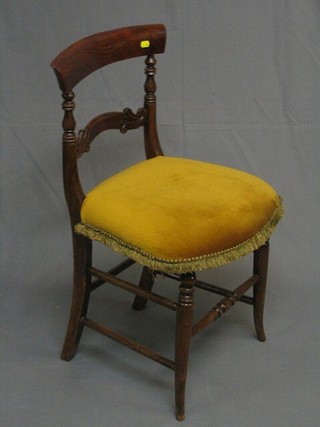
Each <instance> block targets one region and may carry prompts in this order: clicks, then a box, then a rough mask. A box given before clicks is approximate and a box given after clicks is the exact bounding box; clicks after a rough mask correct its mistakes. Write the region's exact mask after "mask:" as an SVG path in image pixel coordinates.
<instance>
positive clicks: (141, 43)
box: [140, 40, 150, 49]
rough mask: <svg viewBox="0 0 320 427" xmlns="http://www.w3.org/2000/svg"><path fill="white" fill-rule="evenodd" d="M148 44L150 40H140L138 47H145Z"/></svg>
mask: <svg viewBox="0 0 320 427" xmlns="http://www.w3.org/2000/svg"><path fill="white" fill-rule="evenodd" d="M149 46H150V40H141V42H140V47H142V49H145V48H146V47H149Z"/></svg>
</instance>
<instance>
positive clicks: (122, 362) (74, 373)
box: [0, 0, 320, 427]
mask: <svg viewBox="0 0 320 427" xmlns="http://www.w3.org/2000/svg"><path fill="white" fill-rule="evenodd" d="M0 5H1V9H0V10H1V12H0V13H1V119H0V120H1V128H0V129H1V303H0V304H1V311H0V312H1V350H0V351H1V373H0V375H1V377H0V392H1V399H0V402H1V403H0V405H1V416H0V418H1V425H2V426H4V427H13V426H14V427H15V426H31V425H32V426H41V427H43V426H54V427H56V426H78V427H86V426H90V427H99V426H104V425H108V426H123V425H128V426H150V425H156V426H175V425H178V424H179V423H178V422H176V421H175V420H174V416H173V391H172V384H173V381H172V373H171V372H170V371H167V370H165V368H162V367H158V366H154V365H153V364H152V362H149V361H146V360H145V359H142V358H141V357H140V356H138V355H136V354H134V353H131V352H130V351H129V350H127V349H124V348H122V347H120V346H119V345H118V344H115V343H113V342H111V341H108V340H106V339H104V338H101V337H99V336H97V335H96V334H94V333H85V334H84V336H83V340H82V343H81V347H80V350H79V353H78V355H77V357H76V358H75V359H74V360H73V361H72V362H70V363H65V362H62V361H60V360H59V351H60V347H61V344H62V340H63V336H64V332H65V328H66V322H67V318H68V310H69V302H70V295H71V262H72V259H71V243H70V231H69V224H68V215H67V212H66V207H65V202H64V196H63V190H62V179H61V147H60V140H61V130H60V122H61V118H62V112H61V109H60V102H61V101H60V94H59V91H58V87H57V84H56V81H55V77H54V75H53V72H52V70H51V69H50V68H49V63H50V61H51V60H52V59H53V57H54V56H55V55H56V54H57V53H58V52H59V51H60V50H62V49H63V48H64V47H66V46H67V45H68V44H70V43H71V42H73V41H75V40H77V39H78V38H80V37H83V36H86V35H88V34H91V33H94V32H98V31H103V30H107V29H112V28H116V27H121V26H127V25H135V24H141V23H155V22H161V23H164V24H165V25H166V26H167V30H168V43H167V50H166V54H165V55H162V56H160V55H159V57H158V101H159V132H160V137H161V140H162V145H163V147H164V149H165V152H166V153H167V154H170V155H177V156H187V157H193V158H196V159H202V160H208V161H212V162H217V163H223V164H226V165H230V166H234V167H240V168H242V169H244V170H247V171H249V172H253V173H255V174H258V175H259V176H261V177H263V178H265V179H266V180H268V181H270V182H271V183H272V184H273V185H274V186H275V187H276V188H277V189H278V191H279V192H280V193H281V195H282V196H283V198H284V203H285V207H286V217H285V219H284V220H283V222H282V223H281V225H280V226H279V227H278V229H277V230H276V233H275V235H274V237H273V238H272V242H271V243H272V245H271V249H272V251H271V263H270V274H269V291H268V298H267V307H266V329H267V335H268V341H267V342H266V343H264V344H261V343H259V342H258V341H257V340H256V339H255V338H254V336H253V327H252V321H251V312H250V310H248V307H247V306H239V307H237V308H235V310H234V311H233V312H232V313H230V314H228V315H227V316H226V317H225V318H224V320H223V321H221V322H218V323H217V324H215V325H212V328H211V329H209V330H208V331H206V332H204V333H203V334H202V335H200V336H199V337H198V338H197V339H196V340H195V341H194V342H193V345H192V353H191V361H190V375H189V383H188V398H187V420H186V421H185V423H184V425H185V426H215V425H217V426H218V425H220V426H221V425H223V426H227V427H235V426H236V427H240V426H243V427H247V426H254V427H256V426H259V427H263V426H265V427H273V426H281V427H285V426H291V427H293V426H297V427H298V426H299V427H300V426H302V425H303V426H305V427H316V426H318V425H319V418H320V417H319V415H320V411H319V355H320V351H319V302H320V298H319V296H320V295H319V210H320V209H319V208H320V206H319V160H320V154H319V131H320V124H319V118H320V83H319V82H320V2H319V0H304V1H301V0H199V1H192V0H171V1H170V0H166V1H163V0H156V1H154V0H149V1H148V0H135V1H132V0H131V1H122V0H115V1H113V0H95V1H94V0H92V1H84V0H83V1H80V0H79V1H72V0H64V1H62V0H56V1H49V0H38V1H37V0H34V1H32V0H1V1H0ZM130 76H132V77H133V79H134V82H137V83H138V84H137V85H136V86H135V87H133V84H132V82H131V80H130ZM88 80H89V81H88V87H85V85H83V86H82V85H81V84H80V85H79V87H78V88H77V91H76V93H77V96H78V100H79V104H80V101H81V100H84V99H87V104H86V107H85V108H82V109H81V110H79V111H78V112H77V118H78V120H79V124H81V125H84V124H85V122H86V121H87V119H88V118H90V116H91V115H93V114H95V113H98V112H103V111H107V110H109V109H111V110H112V109H117V110H119V109H120V110H121V109H123V108H124V107H125V106H130V107H132V108H138V107H140V106H141V97H142V85H143V81H144V75H143V60H142V59H141V58H139V59H135V60H132V62H131V63H130V64H128V66H126V67H121V64H116V65H113V66H110V67H109V69H106V70H105V71H103V72H98V73H97V74H96V75H95V76H92V77H91V78H90V79H88ZM140 83H141V85H140V86H139V84H140ZM96 84H98V89H95V85H96ZM140 136H141V134H140V131H134V132H133V133H132V134H131V135H130V136H129V137H128V139H127V140H126V139H125V138H124V137H123V136H122V135H120V134H118V133H115V132H113V133H111V134H110V135H109V136H108V135H106V136H105V137H104V138H101V143H99V142H98V143H97V144H96V146H95V147H94V149H93V151H92V153H91V154H90V156H89V157H88V158H87V159H86V161H85V162H82V163H83V164H82V165H81V166H82V173H83V175H84V176H85V177H86V180H87V182H88V186H90V185H93V184H94V183H95V182H96V181H97V180H98V179H100V178H102V177H104V176H108V175H110V174H111V173H113V172H114V171H116V170H118V169H120V168H121V167H122V166H127V165H129V164H131V163H133V162H135V161H138V160H140V159H142V156H143V152H142V145H141V144H140V141H139V138H140ZM102 139H104V140H105V143H102ZM94 164H95V165H96V166H95V169H93V165H94ZM96 251H97V259H98V263H101V265H102V264H103V266H104V267H108V266H109V265H111V264H112V261H114V260H115V259H117V256H115V255H113V254H112V253H111V252H110V251H108V250H104V251H102V250H101V248H97V249H96ZM248 265H249V260H246V259H245V260H243V261H241V262H238V263H236V264H234V265H233V266H229V267H227V268H224V269H222V270H221V271H212V272H206V273H204V274H203V275H202V276H203V277H206V278H209V277H210V278H213V279H215V280H218V279H219V280H220V281H221V283H222V284H228V285H229V286H231V287H232V286H233V282H232V281H230V280H231V278H232V277H234V278H236V279H238V278H239V276H242V275H244V274H245V271H246V269H247V267H248ZM137 275H138V270H137V269H134V270H133V271H132V273H128V277H132V276H134V277H136V276H137ZM161 285H162V286H163V288H164V290H165V292H167V293H168V294H172V295H173V294H175V293H176V286H175V285H174V284H173V285H172V284H171V283H170V282H168V281H163V283H162V284H161ZM161 285H158V286H159V287H160V286H161ZM108 301H110V304H109V305H108ZM93 304H94V306H95V309H96V311H97V317H98V318H101V319H102V320H105V321H109V322H110V324H111V325H112V326H114V327H116V328H117V329H119V330H123V331H124V330H128V333H129V335H130V336H133V337H138V338H139V337H140V336H143V335H146V338H144V342H146V344H147V345H152V346H153V347H154V348H156V349H161V351H163V352H167V353H168V354H170V351H171V350H172V345H171V340H172V333H169V335H166V331H167V330H168V331H170V330H171V329H172V328H173V325H174V319H173V318H172V316H171V315H170V314H168V313H166V312H163V310H162V309H161V308H158V307H154V305H152V304H150V305H149V308H148V310H147V311H145V312H144V313H141V314H140V313H139V314H137V313H132V311H131V310H130V298H129V297H127V296H124V295H123V294H122V293H121V291H117V290H110V291H109V292H107V291H106V290H105V289H101V290H99V291H98V292H97V294H96V297H95V298H94V301H93ZM198 304H199V306H200V308H202V309H205V308H206V304H207V301H205V298H204V297H201V296H199V297H198ZM121 325H122V326H121ZM139 326H142V329H143V332H142V333H140V332H139V331H138V327H139ZM179 425H180V424H179Z"/></svg>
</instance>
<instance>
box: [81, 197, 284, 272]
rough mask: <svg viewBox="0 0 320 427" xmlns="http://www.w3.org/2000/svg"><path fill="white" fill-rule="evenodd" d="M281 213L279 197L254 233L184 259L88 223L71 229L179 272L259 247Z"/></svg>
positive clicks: (212, 264) (209, 265) (144, 261)
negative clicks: (163, 254)
mask: <svg viewBox="0 0 320 427" xmlns="http://www.w3.org/2000/svg"><path fill="white" fill-rule="evenodd" d="M283 214H284V209H283V205H282V201H281V199H280V198H279V204H278V206H277V208H276V209H275V211H274V213H273V215H272V217H271V218H270V220H269V221H268V222H267V223H266V224H265V225H264V226H263V227H262V228H261V229H260V230H259V231H258V232H257V233H256V234H255V235H253V236H252V237H250V239H248V240H246V241H244V242H242V243H240V244H239V245H237V246H234V247H232V248H229V249H226V250H223V251H219V252H215V253H212V254H208V255H202V256H199V257H192V258H186V259H160V258H156V257H154V256H153V255H151V254H149V253H147V252H144V251H143V250H141V249H139V248H137V247H134V246H132V245H130V244H129V243H127V242H125V241H123V240H121V239H119V238H117V237H116V236H113V235H112V234H109V233H107V232H105V231H103V230H100V229H98V228H95V227H92V226H91V225H89V224H83V223H79V224H77V225H76V226H75V232H76V233H78V234H81V235H83V236H85V237H88V238H89V239H91V240H96V241H98V242H101V243H103V244H105V245H107V246H109V247H111V248H112V249H113V250H114V251H116V252H119V253H121V254H123V255H125V256H127V257H128V258H131V259H133V260H134V261H136V262H138V263H140V264H142V265H144V266H146V267H148V268H149V269H150V270H157V271H163V272H164V273H175V274H182V273H189V272H193V271H200V270H205V269H208V268H216V267H219V266H221V265H224V264H228V263H230V262H233V261H236V260H238V259H239V258H241V257H243V256H245V255H247V254H249V253H251V252H253V251H255V250H257V249H259V247H260V246H262V245H263V244H264V243H266V241H267V240H268V239H269V238H270V236H271V234H272V233H273V231H274V229H275V227H276V225H277V224H278V222H279V221H280V219H281V218H282V216H283Z"/></svg>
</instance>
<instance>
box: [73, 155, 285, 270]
mask: <svg viewBox="0 0 320 427" xmlns="http://www.w3.org/2000/svg"><path fill="white" fill-rule="evenodd" d="M281 216H282V206H281V199H280V198H279V196H278V195H277V193H276V192H275V190H274V189H273V188H272V187H271V186H270V185H269V184H267V183H266V182H264V181H263V180H261V179H260V178H257V177H255V176H253V175H250V174H248V173H245V172H242V171H239V170H236V169H231V168H228V167H224V166H220V165H216V164H210V163H205V162H200V161H195V160H189V159H183V158H173V157H163V156H159V157H156V158H153V159H150V160H145V161H142V162H140V163H137V164H135V165H134V166H132V167H130V168H128V169H126V170H124V171H122V172H120V173H118V174H116V175H114V176H112V177H111V178H108V179H107V180H105V181H103V182H102V183H101V184H99V185H98V186H97V187H95V188H94V189H93V190H91V191H90V192H89V193H88V194H87V196H86V198H85V200H84V202H83V206H82V209H81V223H80V224H77V225H76V231H77V232H78V233H80V234H83V235H85V236H87V237H89V238H91V239H93V240H98V241H101V242H103V243H105V244H107V245H109V246H111V247H112V248H113V249H115V250H116V251H118V252H121V253H123V254H124V255H126V256H129V257H130V258H132V259H134V260H136V261H138V262H140V263H141V264H143V265H146V266H148V267H149V268H151V269H155V270H162V271H164V272H174V273H182V272H188V271H196V270H201V269H204V268H209V267H217V266H219V265H221V264H225V263H227V262H230V261H233V260H235V259H237V258H240V257H241V256H243V255H246V254H247V253H249V252H252V251H253V250H255V249H257V248H258V247H260V246H261V245H262V244H263V243H264V242H265V241H266V240H267V239H268V238H269V237H270V235H271V233H272V231H273V229H274V227H275V226H276V224H277V222H278V221H279V220H280V218H281Z"/></svg>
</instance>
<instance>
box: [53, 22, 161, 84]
mask: <svg viewBox="0 0 320 427" xmlns="http://www.w3.org/2000/svg"><path fill="white" fill-rule="evenodd" d="M165 43H166V28H165V26H164V25H162V24H151V25H138V26H132V27H125V28H119V29H116V30H111V31H104V32H102V33H96V34H93V35H91V36H89V37H85V38H83V39H81V40H79V41H77V42H75V43H73V44H72V45H70V46H69V47H67V48H66V49H65V50H63V51H62V52H61V53H60V54H59V55H58V56H57V57H56V58H55V59H54V60H53V61H52V63H51V67H52V68H53V69H54V71H55V73H56V75H57V78H58V81H59V86H60V89H61V90H62V91H63V92H70V91H71V90H72V89H73V88H74V87H75V86H76V85H77V84H78V83H79V82H80V81H81V80H82V79H84V78H85V77H86V76H88V75H89V74H91V73H93V72H94V71H96V70H98V69H99V68H102V67H104V66H105V65H108V64H112V63H113V62H118V61H122V60H124V59H129V58H135V57H138V56H144V55H152V54H157V53H163V52H164V49H165Z"/></svg>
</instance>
